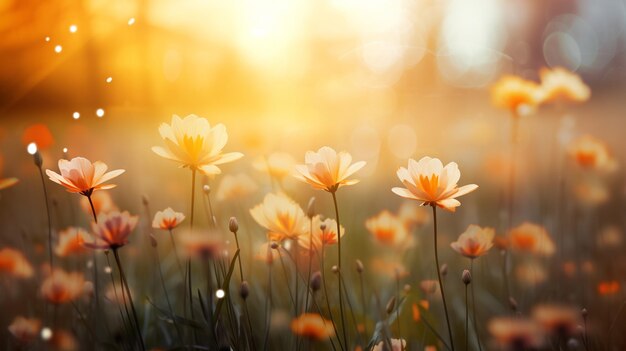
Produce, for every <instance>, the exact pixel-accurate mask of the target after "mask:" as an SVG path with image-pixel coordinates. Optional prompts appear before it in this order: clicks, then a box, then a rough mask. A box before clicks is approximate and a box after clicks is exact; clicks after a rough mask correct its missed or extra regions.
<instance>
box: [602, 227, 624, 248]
mask: <svg viewBox="0 0 626 351" xmlns="http://www.w3.org/2000/svg"><path fill="white" fill-rule="evenodd" d="M623 241H624V235H623V234H622V231H621V230H620V229H619V228H618V227H617V226H614V225H610V226H608V227H606V228H604V229H602V230H601V231H600V233H598V236H597V239H596V242H597V244H598V247H600V248H609V247H613V248H617V247H619V246H621V245H622V242H623Z"/></svg>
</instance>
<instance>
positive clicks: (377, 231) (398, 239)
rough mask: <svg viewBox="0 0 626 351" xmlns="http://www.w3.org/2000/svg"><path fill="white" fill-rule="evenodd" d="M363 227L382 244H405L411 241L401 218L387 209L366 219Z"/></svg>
mask: <svg viewBox="0 0 626 351" xmlns="http://www.w3.org/2000/svg"><path fill="white" fill-rule="evenodd" d="M365 227H366V228H367V230H368V231H369V232H370V233H371V234H372V235H373V237H374V239H375V240H376V241H377V242H379V243H381V244H383V245H389V246H406V245H407V243H408V242H410V241H411V236H410V235H409V233H408V231H407V228H406V226H405V225H404V223H403V222H402V220H401V219H400V218H398V217H397V216H395V215H393V214H391V213H390V212H389V211H387V210H385V211H382V212H380V213H379V214H378V215H376V216H374V217H370V218H369V219H367V220H366V221H365Z"/></svg>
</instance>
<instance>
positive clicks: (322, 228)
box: [320, 223, 326, 231]
mask: <svg viewBox="0 0 626 351" xmlns="http://www.w3.org/2000/svg"><path fill="white" fill-rule="evenodd" d="M320 230H321V231H325V230H326V223H322V224H320Z"/></svg>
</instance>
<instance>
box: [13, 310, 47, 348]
mask: <svg viewBox="0 0 626 351" xmlns="http://www.w3.org/2000/svg"><path fill="white" fill-rule="evenodd" d="M40 330H41V321H40V320H39V319H37V318H24V317H22V316H17V317H15V319H14V320H13V322H11V325H9V332H10V333H11V334H12V335H13V336H14V337H15V338H16V339H17V340H18V341H19V342H20V343H23V344H27V343H29V342H31V341H33V340H35V339H36V338H37V337H38V336H39V331H40Z"/></svg>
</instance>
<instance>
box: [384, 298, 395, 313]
mask: <svg viewBox="0 0 626 351" xmlns="http://www.w3.org/2000/svg"><path fill="white" fill-rule="evenodd" d="M394 307H396V297H395V296H392V297H391V298H390V299H389V301H388V302H387V306H386V307H385V311H387V314H391V312H393V309H394Z"/></svg>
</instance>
